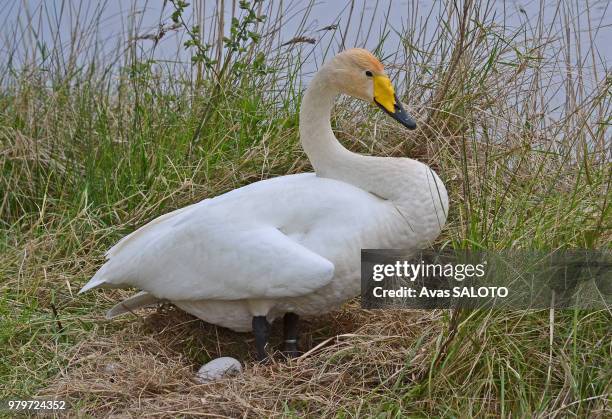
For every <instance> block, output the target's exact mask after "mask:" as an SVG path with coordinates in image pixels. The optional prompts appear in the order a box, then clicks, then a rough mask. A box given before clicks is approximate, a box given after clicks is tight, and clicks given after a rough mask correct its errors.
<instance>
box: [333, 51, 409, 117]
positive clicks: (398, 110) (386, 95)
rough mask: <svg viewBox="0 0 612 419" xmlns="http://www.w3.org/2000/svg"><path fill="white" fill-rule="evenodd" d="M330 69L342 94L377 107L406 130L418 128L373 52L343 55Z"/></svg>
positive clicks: (344, 53)
mask: <svg viewBox="0 0 612 419" xmlns="http://www.w3.org/2000/svg"><path fill="white" fill-rule="evenodd" d="M328 68H329V70H330V71H329V73H330V76H331V81H332V83H333V84H334V86H335V87H336V88H337V89H338V90H340V92H342V93H345V94H347V95H350V96H353V97H356V98H358V99H362V100H365V101H367V102H371V103H375V104H376V105H377V106H378V107H379V108H381V109H382V110H384V111H385V112H386V113H387V114H389V115H390V116H391V117H392V118H393V119H395V120H396V121H398V122H400V123H401V124H402V125H404V126H405V127H406V128H408V129H415V128H416V121H415V120H414V118H412V117H411V116H410V115H408V113H407V112H406V111H405V110H404V108H403V107H402V104H401V102H400V101H399V99H398V98H397V95H396V94H395V91H394V90H393V86H392V85H391V80H389V77H388V76H387V75H386V74H385V69H384V67H383V65H382V64H381V62H380V61H378V59H377V58H376V57H374V55H372V54H371V53H370V52H369V51H367V50H365V49H361V48H353V49H349V50H346V51H344V52H341V53H340V54H338V55H336V56H335V57H334V59H333V60H331V62H330V63H329V67H328Z"/></svg>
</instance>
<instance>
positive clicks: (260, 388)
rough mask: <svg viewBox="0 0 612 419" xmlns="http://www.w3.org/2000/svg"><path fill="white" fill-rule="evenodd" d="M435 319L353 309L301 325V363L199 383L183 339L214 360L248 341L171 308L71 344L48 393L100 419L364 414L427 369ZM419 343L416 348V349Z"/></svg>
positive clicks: (249, 367) (237, 352)
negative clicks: (105, 418)
mask: <svg viewBox="0 0 612 419" xmlns="http://www.w3.org/2000/svg"><path fill="white" fill-rule="evenodd" d="M440 315H441V314H439V313H438V314H436V313H422V312H421V313H419V312H410V311H397V312H393V311H385V312H380V313H377V314H376V315H375V316H372V313H367V312H365V311H362V310H359V309H357V308H356V307H354V306H353V307H349V308H347V309H345V310H343V311H341V312H339V313H335V314H333V315H326V316H323V317H321V318H317V319H316V320H313V321H311V322H306V323H305V324H304V326H303V329H304V336H305V338H306V339H305V340H306V341H305V342H304V345H305V346H306V347H311V346H312V349H310V350H309V351H308V352H307V353H306V354H304V355H303V356H302V357H300V358H298V359H296V360H292V361H289V362H275V363H274V364H273V365H269V366H262V365H259V364H257V363H255V362H248V363H247V364H246V365H245V371H244V374H242V375H239V376H237V377H232V378H229V379H225V380H222V381H220V382H217V383H214V384H205V385H198V384H197V383H196V382H194V380H193V377H194V374H195V370H194V366H195V368H197V367H198V366H199V365H198V364H195V365H194V363H193V360H192V359H190V358H192V357H193V355H192V354H190V353H188V350H186V349H185V341H189V342H190V343H191V344H197V345H198V346H199V347H201V348H202V350H203V351H206V355H207V356H210V357H212V358H215V357H217V356H221V355H223V356H236V357H238V358H242V359H244V355H245V353H244V350H245V347H244V345H245V344H249V343H251V342H250V341H251V340H252V339H251V337H250V336H249V335H248V334H238V333H231V332H228V331H226V330H222V329H217V328H216V327H214V326H211V325H207V324H204V323H203V322H201V321H199V320H196V319H194V318H191V317H190V316H188V315H186V314H183V313H181V312H177V311H175V310H174V309H169V310H167V311H166V310H162V311H161V312H157V313H154V314H152V315H150V316H147V317H146V319H144V320H143V319H139V320H140V321H137V322H134V321H133V320H134V319H131V320H132V321H131V322H126V323H125V326H126V327H125V329H123V330H122V331H121V332H119V333H115V334H113V335H111V336H108V337H105V338H102V339H100V337H96V338H95V339H91V340H90V339H88V340H86V341H83V342H81V343H80V344H79V345H77V346H75V347H73V348H72V350H71V351H70V352H71V353H70V356H69V358H70V359H71V360H72V361H71V362H69V364H68V365H67V366H66V371H70V373H69V374H68V373H67V372H65V373H61V374H60V377H59V378H58V380H57V381H56V382H55V383H54V384H53V385H52V386H51V387H50V388H47V389H46V390H45V391H44V394H47V395H53V396H56V397H58V398H60V399H65V400H73V401H75V402H77V403H78V405H80V406H81V412H82V413H86V414H87V413H88V414H95V415H96V416H107V415H120V416H133V417H138V416H141V415H142V414H143V412H146V413H147V414H148V415H151V416H162V417H174V416H176V415H177V414H181V415H182V414H185V415H193V416H199V415H202V416H208V415H211V416H216V415H218V416H244V415H249V416H262V417H274V416H283V415H286V414H292V413H293V414H298V413H299V414H300V415H307V416H311V415H317V416H320V415H324V416H333V415H335V414H337V413H338V412H339V410H346V411H355V412H359V411H364V413H365V412H367V411H368V410H369V407H368V404H369V403H373V402H375V401H381V400H384V401H389V400H394V398H398V400H397V402H399V403H401V400H399V398H400V395H399V394H395V392H394V391H393V390H394V388H397V387H398V386H400V385H406V384H408V383H411V382H412V381H413V380H414V378H415V377H417V376H420V375H422V373H423V371H426V370H427V368H428V366H429V353H430V351H432V350H435V346H436V343H435V342H436V339H437V337H438V335H439V333H440V332H441V331H442V330H441V327H442V326H441V322H440V321H439V316H440ZM373 319H374V321H372V320H373ZM275 332H276V334H277V336H278V332H279V330H275ZM327 336H333V337H332V338H328V339H324V337H327ZM415 341H420V342H421V344H420V345H419V346H418V347H416V348H413V347H412V344H413V342H415ZM315 344H316V345H315ZM187 346H190V345H187ZM126 389H134V392H132V391H126Z"/></svg>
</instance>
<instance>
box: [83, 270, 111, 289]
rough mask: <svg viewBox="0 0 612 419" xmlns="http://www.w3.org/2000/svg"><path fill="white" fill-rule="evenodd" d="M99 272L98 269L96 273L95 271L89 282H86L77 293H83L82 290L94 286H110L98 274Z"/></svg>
mask: <svg viewBox="0 0 612 419" xmlns="http://www.w3.org/2000/svg"><path fill="white" fill-rule="evenodd" d="M99 273H100V271H98V273H96V274H95V275H94V276H93V278H91V279H90V280H89V282H88V283H87V284H85V286H84V287H83V288H81V290H80V291H79V294H83V293H84V292H87V291H89V290H91V289H94V288H100V287H105V288H108V287H111V285H110V284H109V283H108V282H106V280H105V279H104V278H103V277H102V276H101V275H98V274H99Z"/></svg>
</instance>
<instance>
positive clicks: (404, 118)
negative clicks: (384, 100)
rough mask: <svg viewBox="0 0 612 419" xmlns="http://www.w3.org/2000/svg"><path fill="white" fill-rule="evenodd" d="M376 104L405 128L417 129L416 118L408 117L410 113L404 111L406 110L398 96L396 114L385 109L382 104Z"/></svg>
mask: <svg viewBox="0 0 612 419" xmlns="http://www.w3.org/2000/svg"><path fill="white" fill-rule="evenodd" d="M374 102H375V103H376V104H377V105H378V107H379V108H380V109H382V110H383V111H384V112H385V113H386V114H387V115H389V116H390V117H391V118H393V119H395V120H396V121H397V122H399V123H400V124H402V125H403V126H404V127H406V128H408V129H409V130H414V129H416V127H417V124H416V121H415V120H414V118H412V117H411V116H410V115H408V113H407V112H406V111H405V110H404V108H402V106H401V105H400V101H399V99H398V98H397V96H396V97H395V112H393V113H391V112H389V111H387V109H385V107H384V106H382V105H381V104H380V103H378V102H377V101H376V100H375V101H374Z"/></svg>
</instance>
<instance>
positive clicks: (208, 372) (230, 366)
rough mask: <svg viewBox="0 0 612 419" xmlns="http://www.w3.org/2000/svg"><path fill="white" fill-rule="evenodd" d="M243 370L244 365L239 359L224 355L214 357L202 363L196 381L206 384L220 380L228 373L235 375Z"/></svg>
mask: <svg viewBox="0 0 612 419" xmlns="http://www.w3.org/2000/svg"><path fill="white" fill-rule="evenodd" d="M241 372H242V365H240V362H238V360H237V359H235V358H232V357H229V356H223V357H221V358H217V359H213V360H212V361H210V362H207V363H206V364H204V365H202V366H201V367H200V369H199V370H198V372H197V373H196V377H195V379H196V381H197V382H199V383H201V384H204V383H210V382H211V381H216V380H219V379H221V378H223V377H225V376H227V375H235V374H239V373H241Z"/></svg>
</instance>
